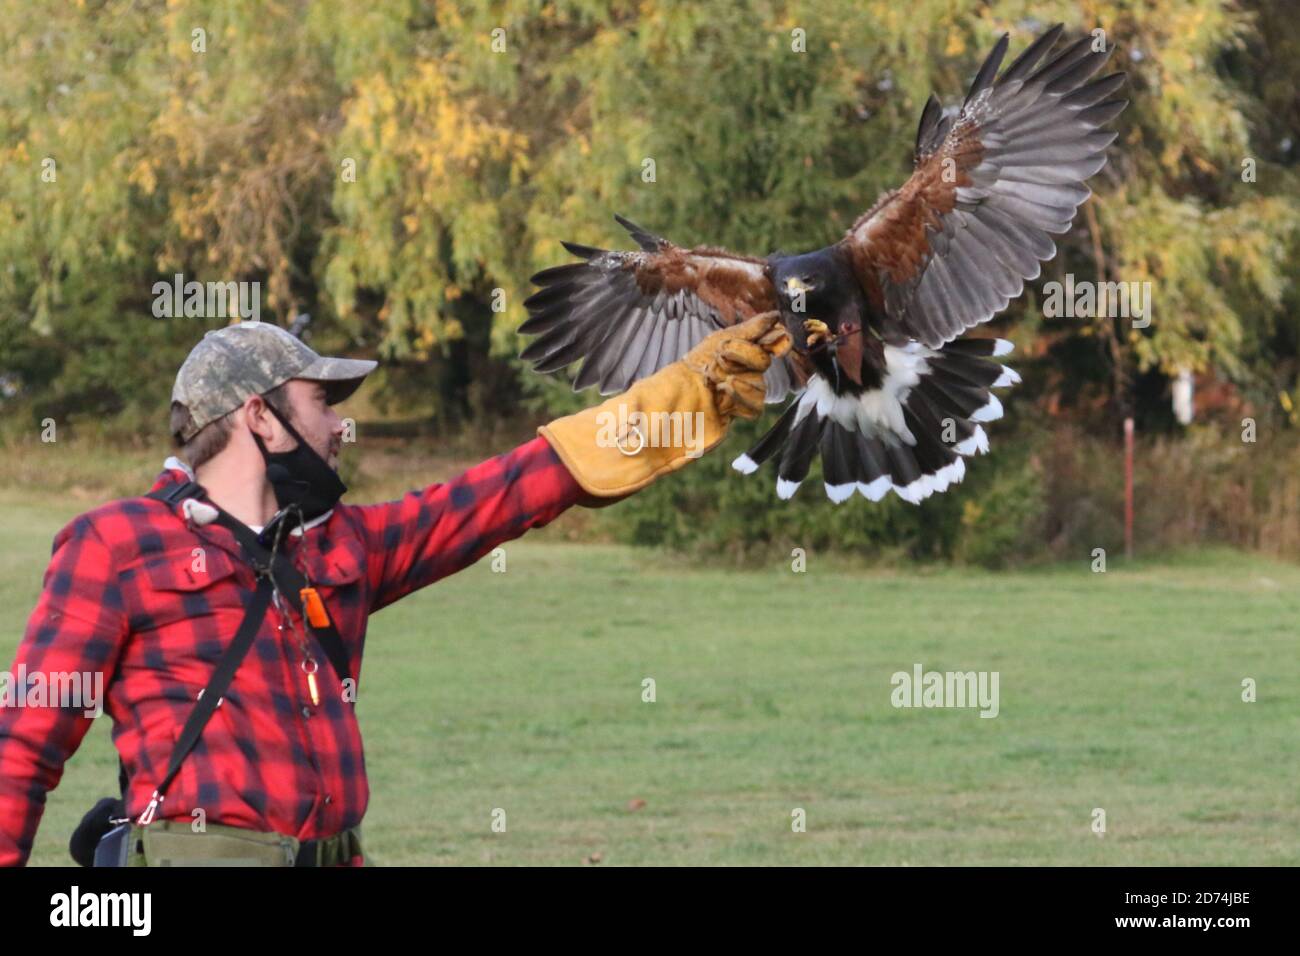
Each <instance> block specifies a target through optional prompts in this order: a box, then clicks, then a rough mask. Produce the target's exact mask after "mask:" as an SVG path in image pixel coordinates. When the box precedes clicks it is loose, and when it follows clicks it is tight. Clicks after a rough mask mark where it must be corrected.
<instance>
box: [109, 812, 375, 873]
mask: <svg viewBox="0 0 1300 956" xmlns="http://www.w3.org/2000/svg"><path fill="white" fill-rule="evenodd" d="M299 846H300V844H299V841H298V840H297V839H296V838H295V837H291V836H285V835H283V834H281V833H261V832H259V831H257V830H243V829H240V828H239V827H228V826H223V825H221V824H219V823H209V824H208V825H207V826H206V827H205V828H204V829H203V831H202V832H200V833H195V832H194V829H193V827H192V826H191V824H189V823H187V822H185V821H184V820H155V821H154V822H153V823H151V824H149V825H148V826H147V827H142V826H136V825H132V827H131V835H130V837H129V845H128V854H127V860H128V863H127V866H294V865H295V864H296V861H297V859H298V849H299ZM358 856H364V854H363V853H362V850H361V828H360V827H354V828H353V829H351V830H344V831H343V832H342V833H340V834H338V835H337V836H334V837H330V838H328V839H325V840H320V841H318V842H317V845H316V861H315V865H316V866H346V865H347V863H348V862H349V861H350V860H352V859H353V858H354V857H358Z"/></svg>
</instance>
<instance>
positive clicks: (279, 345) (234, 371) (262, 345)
mask: <svg viewBox="0 0 1300 956" xmlns="http://www.w3.org/2000/svg"><path fill="white" fill-rule="evenodd" d="M376 364H377V363H376V362H371V361H368V360H362V359H346V358H326V357H324V356H322V355H317V354H316V352H315V351H314V350H313V349H312V348H311V347H310V346H309V345H307V343H306V342H303V341H302V340H301V339H298V338H295V337H294V336H293V335H291V334H290V333H289V332H287V331H286V330H284V329H282V328H280V327H279V326H277V325H272V324H271V323H270V322H238V323H236V324H234V325H228V326H226V327H225V328H224V329H213V330H212V331H210V332H208V333H207V335H205V336H203V338H202V340H201V341H200V342H199V344H198V345H196V346H194V348H193V349H191V350H190V354H189V356H188V357H187V358H186V359H185V361H184V363H182V365H181V368H180V371H179V372H177V373H176V384H175V385H174V386H173V387H172V401H173V402H180V403H181V404H182V405H184V406H185V407H186V408H188V409H189V412H190V421H189V422H188V423H187V424H186V426H185V427H184V428H183V429H182V430H181V433H180V435H179V437H180V439H181V441H189V440H190V439H191V438H193V437H194V436H195V435H196V434H198V432H199V429H201V428H202V427H203V426H204V425H207V424H208V423H209V422H214V421H216V420H217V419H218V418H220V417H221V416H223V415H225V414H227V413H228V412H231V411H233V410H234V409H236V408H238V407H239V406H240V405H242V404H243V403H244V401H245V400H246V399H248V398H249V397H250V396H253V395H263V394H265V393H266V392H269V391H270V390H271V389H273V388H275V387H276V386H277V385H282V384H284V383H285V382H287V381H289V379H291V378H305V379H311V380H313V381H319V382H324V383H325V400H326V401H327V402H328V403H329V404H331V405H333V404H334V403H335V402H341V401H343V399H345V398H347V397H348V396H349V395H351V394H352V393H353V392H355V391H356V390H357V387H358V386H359V385H360V384H361V381H362V379H364V378H365V377H366V376H367V375H369V374H370V373H371V372H372V371H374V368H375V365H376Z"/></svg>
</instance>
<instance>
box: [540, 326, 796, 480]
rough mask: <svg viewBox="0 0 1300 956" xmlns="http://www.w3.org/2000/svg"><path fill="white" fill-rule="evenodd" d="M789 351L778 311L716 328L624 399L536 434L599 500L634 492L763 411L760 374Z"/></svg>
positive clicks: (567, 418) (675, 468) (545, 426)
mask: <svg viewBox="0 0 1300 956" xmlns="http://www.w3.org/2000/svg"><path fill="white" fill-rule="evenodd" d="M789 350H790V336H789V334H788V333H787V332H786V331H785V328H784V327H783V326H782V325H781V324H780V315H779V313H777V312H765V313H763V314H762V315H756V316H754V317H753V318H751V319H749V320H748V321H745V322H742V323H740V324H738V325H733V326H730V327H729V328H725V329H719V330H718V331H717V332H714V333H713V334H712V335H710V336H708V337H707V338H706V339H704V341H702V342H700V344H699V345H697V346H695V348H693V349H691V350H690V351H689V352H687V353H686V355H685V356H683V357H682V358H681V360H679V361H677V362H673V363H672V364H671V365H666V366H664V367H663V368H662V369H660V370H659V371H658V372H656V373H655V374H653V375H651V376H649V377H648V378H645V379H642V380H641V381H639V382H637V383H636V384H635V385H633V386H632V387H631V388H629V389H628V390H627V391H626V392H624V393H623V394H622V395H616V396H614V397H613V398H611V399H609V400H608V401H606V402H604V403H602V404H600V405H596V406H594V407H592V408H588V409H586V410H585V411H581V412H578V413H577V414H576V415H569V416H567V417H565V418H558V419H556V420H555V421H553V422H551V423H550V424H549V425H543V426H542V427H541V428H539V429H538V430H537V431H538V433H539V434H540V435H542V437H544V438H545V439H546V440H547V441H548V442H549V443H550V445H551V447H552V448H554V449H555V452H556V454H557V455H559V456H560V460H561V461H563V462H564V465H565V467H566V468H568V469H569V472H570V473H571V474H572V475H573V477H574V479H576V480H577V482H578V484H579V485H581V486H582V489H583V490H584V491H586V492H587V493H588V494H589V495H593V496H595V497H597V498H618V497H623V496H625V495H628V494H631V493H632V492H634V491H639V490H641V489H642V488H644V487H645V486H646V485H648V484H650V482H652V481H654V480H655V479H656V478H658V477H659V476H660V475H666V474H668V473H669V472H673V471H676V470H677V469H679V468H681V467H682V466H683V465H685V464H686V463H687V462H689V461H691V460H692V459H694V458H699V457H700V456H701V455H703V454H704V453H705V452H707V451H709V450H711V449H713V448H714V447H716V446H717V445H718V443H719V442H721V441H722V439H723V438H725V437H726V435H727V429H728V427H730V425H731V422H732V421H733V420H734V419H735V418H736V417H740V418H747V419H754V418H758V417H759V416H760V415H761V414H762V413H763V396H764V394H765V392H766V387H765V385H764V382H763V373H764V372H765V371H767V368H768V366H769V365H771V364H772V359H773V358H779V357H780V356H782V355H784V354H785V353H786V352H788V351H789Z"/></svg>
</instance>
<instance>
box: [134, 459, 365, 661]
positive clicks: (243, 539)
mask: <svg viewBox="0 0 1300 956" xmlns="http://www.w3.org/2000/svg"><path fill="white" fill-rule="evenodd" d="M145 497H148V498H154V499H156V500H158V501H165V502H166V503H167V504H169V505H172V506H173V507H175V506H177V505H179V504H180V503H181V502H182V501H184V500H185V499H186V498H201V497H204V492H203V486H202V485H199V484H197V483H196V482H193V481H186V482H181V483H179V484H173V485H169V486H167V487H165V488H160V489H158V490H157V491H151V492H150V493H149V494H148V495H146V496H145ZM207 504H209V505H211V506H212V507H213V508H215V509H216V512H217V519H216V523H217V524H219V525H221V526H222V527H223V528H227V529H229V530H230V532H231V533H233V534H234V536H235V540H237V541H238V542H239V544H240V547H242V548H243V549H244V552H245V553H246V554H247V555H248V556H249V558H250V559H252V561H253V563H254V566H255V567H258V568H265V567H266V565H267V561H268V560H269V559H270V557H271V552H270V550H269V549H268V548H267V547H266V545H264V544H262V542H261V540H260V539H259V538H258V536H257V533H256V532H255V531H253V529H252V528H250V527H249V526H248V525H246V524H244V523H243V522H242V521H240V520H239V519H238V518H235V517H234V516H233V515H230V514H227V513H226V512H225V511H224V510H222V509H221V508H217V507H216V505H213V504H212V502H210V501H209V502H207ZM271 573H272V575H273V576H274V578H275V583H276V586H277V587H278V588H279V590H280V593H281V594H282V595H284V597H285V598H287V599H288V601H289V603H290V604H291V605H292V606H293V609H294V610H295V611H297V612H298V615H299V617H301V618H302V621H303V627H304V628H305V629H306V630H307V631H308V632H309V633H311V634H312V635H313V636H314V637H315V638H316V641H317V643H319V644H320V646H321V650H323V651H324V652H325V657H326V659H328V660H329V662H330V666H331V667H333V668H334V673H335V674H337V675H338V679H339V681H340V682H341V681H344V680H347V679H348V678H349V677H351V676H352V675H351V668H350V667H349V665H348V652H347V647H346V646H345V645H344V643H343V638H342V637H341V636H340V635H339V632H338V628H336V627H335V626H334V619H333V618H332V617H331V616H330V613H329V608H325V617H326V619H327V620H326V624H325V626H324V627H314V626H312V624H311V623H310V622H309V621H308V620H307V615H306V613H305V612H304V611H303V607H302V589H303V588H305V587H306V586H307V579H306V578H305V577H304V576H303V574H302V572H301V571H299V570H298V569H297V568H295V567H294V566H293V563H292V562H291V561H289V559H288V558H286V557H285V556H284V555H282V554H277V555H276V556H275V565H274V567H272V568H271ZM323 606H324V605H323V604H322V607H323Z"/></svg>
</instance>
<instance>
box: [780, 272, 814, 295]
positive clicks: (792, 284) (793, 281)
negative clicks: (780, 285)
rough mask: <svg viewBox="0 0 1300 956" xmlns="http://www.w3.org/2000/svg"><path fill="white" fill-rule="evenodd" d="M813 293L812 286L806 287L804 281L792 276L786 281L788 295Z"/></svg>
mask: <svg viewBox="0 0 1300 956" xmlns="http://www.w3.org/2000/svg"><path fill="white" fill-rule="evenodd" d="M811 291H812V287H811V286H806V285H804V284H803V280H802V279H799V278H796V277H795V276H791V277H790V278H788V279H786V280H785V292H786V295H794V294H795V293H797V292H805V293H807V292H811Z"/></svg>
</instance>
